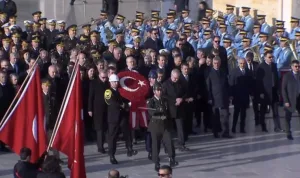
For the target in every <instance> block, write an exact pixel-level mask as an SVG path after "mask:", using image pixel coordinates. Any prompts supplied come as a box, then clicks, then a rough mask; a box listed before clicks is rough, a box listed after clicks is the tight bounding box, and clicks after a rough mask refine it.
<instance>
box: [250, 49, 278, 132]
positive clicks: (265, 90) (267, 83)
mask: <svg viewBox="0 0 300 178" xmlns="http://www.w3.org/2000/svg"><path fill="white" fill-rule="evenodd" d="M273 58H274V56H273V53H272V51H266V52H265V53H264V62H262V63H261V64H260V65H259V66H258V69H257V72H256V92H257V95H258V96H259V102H260V124H261V127H262V131H263V132H268V130H267V127H266V123H265V114H266V112H267V107H268V105H270V106H271V107H272V111H273V119H274V127H275V128H274V131H275V132H282V131H283V130H282V129H281V126H280V120H279V114H278V102H279V96H278V93H279V78H278V70H277V67H276V64H275V63H274V62H273Z"/></svg>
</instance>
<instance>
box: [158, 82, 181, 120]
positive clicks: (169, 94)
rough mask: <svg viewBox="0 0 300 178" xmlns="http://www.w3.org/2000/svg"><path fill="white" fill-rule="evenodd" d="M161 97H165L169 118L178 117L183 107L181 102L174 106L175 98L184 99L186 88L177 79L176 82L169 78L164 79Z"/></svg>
mask: <svg viewBox="0 0 300 178" xmlns="http://www.w3.org/2000/svg"><path fill="white" fill-rule="evenodd" d="M163 97H164V98H166V99H167V102H168V108H169V115H170V117H171V118H180V117H182V115H183V112H184V107H183V102H184V101H182V103H181V104H180V105H179V106H175V103H176V98H182V99H183V100H184V99H186V88H185V86H184V85H183V84H182V83H181V81H180V80H178V81H177V82H176V83H174V82H172V80H171V79H168V80H166V81H165V82H164V83H163Z"/></svg>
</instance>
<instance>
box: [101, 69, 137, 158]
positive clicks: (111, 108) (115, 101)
mask: <svg viewBox="0 0 300 178" xmlns="http://www.w3.org/2000/svg"><path fill="white" fill-rule="evenodd" d="M109 82H110V85H111V87H110V88H109V89H107V90H105V92H104V100H105V102H106V104H107V123H108V153H109V156H110V162H111V163H112V164H118V162H117V160H116V159H115V153H116V149H117V138H118V135H119V130H120V129H121V131H122V133H123V136H124V139H125V144H126V148H127V156H129V157H130V156H132V155H136V154H137V151H135V150H133V149H132V139H131V134H130V128H129V120H128V116H129V112H128V110H129V106H128V103H126V102H125V101H124V100H125V99H124V98H122V96H121V95H120V93H119V91H118V84H116V82H117V83H118V82H119V77H118V76H117V75H116V74H112V75H111V76H110V77H109Z"/></svg>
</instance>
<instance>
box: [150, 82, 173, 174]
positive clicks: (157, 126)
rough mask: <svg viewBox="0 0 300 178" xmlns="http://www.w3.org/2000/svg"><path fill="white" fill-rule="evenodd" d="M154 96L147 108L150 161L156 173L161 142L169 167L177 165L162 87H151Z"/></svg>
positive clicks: (158, 85)
mask: <svg viewBox="0 0 300 178" xmlns="http://www.w3.org/2000/svg"><path fill="white" fill-rule="evenodd" d="M153 92H154V96H153V97H152V98H151V99H149V100H148V102H147V107H148V108H149V110H148V113H149V116H150V123H149V126H148V131H149V132H151V138H152V160H153V162H154V164H155V170H156V171H158V169H159V167H160V164H159V151H160V145H161V142H162V141H163V143H164V145H165V147H166V150H167V152H168V156H169V161H170V166H171V167H174V166H176V165H178V162H176V161H175V149H174V144H173V141H172V137H171V131H172V120H170V118H169V116H168V115H167V113H168V103H167V100H165V99H164V98H162V85H161V84H160V83H155V84H154V86H153Z"/></svg>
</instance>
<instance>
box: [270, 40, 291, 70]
mask: <svg viewBox="0 0 300 178" xmlns="http://www.w3.org/2000/svg"><path fill="white" fill-rule="evenodd" d="M288 42H289V39H288V38H286V37H282V38H280V47H278V48H277V49H276V50H275V51H277V52H276V56H275V57H276V58H275V59H274V60H275V62H276V63H277V69H278V71H280V69H282V68H289V67H290V64H291V62H292V61H291V60H292V56H293V54H292V51H291V49H290V48H289V47H288V44H287V43H288ZM274 53H275V52H274Z"/></svg>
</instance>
